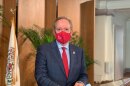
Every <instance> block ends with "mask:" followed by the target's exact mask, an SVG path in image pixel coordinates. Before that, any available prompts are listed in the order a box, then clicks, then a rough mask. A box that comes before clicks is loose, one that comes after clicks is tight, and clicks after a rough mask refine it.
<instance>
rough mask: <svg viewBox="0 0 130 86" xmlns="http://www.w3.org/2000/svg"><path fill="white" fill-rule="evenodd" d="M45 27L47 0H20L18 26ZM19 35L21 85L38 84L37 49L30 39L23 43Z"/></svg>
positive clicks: (35, 85) (31, 85)
mask: <svg viewBox="0 0 130 86" xmlns="http://www.w3.org/2000/svg"><path fill="white" fill-rule="evenodd" d="M34 24H35V25H38V26H40V27H42V28H44V27H45V0H19V2H18V27H21V26H22V27H26V28H27V27H28V28H31V27H32V26H33V25H34ZM20 36H21V35H20V34H19V35H18V45H19V50H20V51H19V57H20V78H21V86H37V83H36V80H35V77H34V69H35V58H36V56H35V50H34V48H33V46H32V44H31V42H30V41H29V40H26V41H25V42H24V43H23V39H22V38H21V37H20Z"/></svg>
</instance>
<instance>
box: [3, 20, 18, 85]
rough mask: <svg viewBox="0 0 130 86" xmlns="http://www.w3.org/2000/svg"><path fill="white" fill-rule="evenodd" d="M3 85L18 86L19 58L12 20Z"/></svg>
mask: <svg viewBox="0 0 130 86" xmlns="http://www.w3.org/2000/svg"><path fill="white" fill-rule="evenodd" d="M5 84H6V86H20V71H19V57H18V46H17V40H16V35H15V22H14V19H13V20H12V26H11V32H10V41H9V48H8V58H7V66H6V76H5Z"/></svg>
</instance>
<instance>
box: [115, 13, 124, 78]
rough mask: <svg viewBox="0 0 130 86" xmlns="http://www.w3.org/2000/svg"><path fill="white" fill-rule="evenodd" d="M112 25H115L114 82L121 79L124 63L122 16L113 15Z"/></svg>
mask: <svg viewBox="0 0 130 86" xmlns="http://www.w3.org/2000/svg"><path fill="white" fill-rule="evenodd" d="M113 23H114V25H115V65H114V66H115V73H114V75H115V80H119V79H122V78H123V73H124V69H125V66H124V63H125V53H124V52H125V47H124V45H125V44H124V43H125V40H124V39H125V37H124V35H125V29H126V18H125V16H123V15H122V14H119V13H115V15H114V17H113Z"/></svg>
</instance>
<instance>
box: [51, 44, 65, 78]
mask: <svg viewBox="0 0 130 86" xmlns="http://www.w3.org/2000/svg"><path fill="white" fill-rule="evenodd" d="M51 45H52V52H53V55H54V57H55V58H56V60H57V62H58V64H59V66H60V68H61V70H62V71H63V72H64V75H65V71H64V66H63V63H62V59H61V55H60V51H59V49H58V46H57V44H56V42H53V43H52V44H51ZM65 76H66V75H65Z"/></svg>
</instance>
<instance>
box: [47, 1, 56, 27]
mask: <svg viewBox="0 0 130 86" xmlns="http://www.w3.org/2000/svg"><path fill="white" fill-rule="evenodd" d="M56 4H57V3H56V0H45V8H46V10H45V16H46V17H45V27H46V28H52V24H53V23H54V20H55V19H56V17H57V12H58V11H57V7H56Z"/></svg>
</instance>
